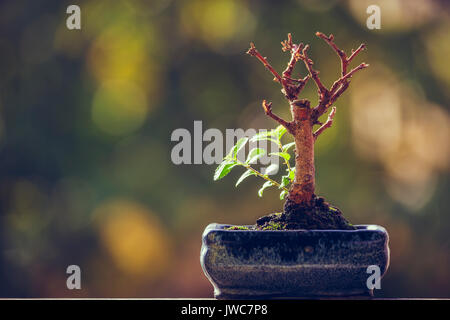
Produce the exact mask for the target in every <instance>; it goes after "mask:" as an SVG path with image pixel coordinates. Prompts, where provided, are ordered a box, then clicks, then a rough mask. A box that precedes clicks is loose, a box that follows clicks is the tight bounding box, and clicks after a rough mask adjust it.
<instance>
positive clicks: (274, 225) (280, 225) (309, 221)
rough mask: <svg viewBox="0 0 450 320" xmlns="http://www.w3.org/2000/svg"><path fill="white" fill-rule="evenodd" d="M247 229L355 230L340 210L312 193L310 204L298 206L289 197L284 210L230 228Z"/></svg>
mask: <svg viewBox="0 0 450 320" xmlns="http://www.w3.org/2000/svg"><path fill="white" fill-rule="evenodd" d="M243 228H245V229H247V230H300V229H306V230H356V228H355V227H354V226H353V225H352V224H351V223H350V222H348V221H347V219H345V218H344V216H343V215H342V212H341V210H339V209H338V208H337V207H334V206H332V205H330V204H329V203H327V202H326V201H325V200H324V198H322V197H317V196H315V195H314V199H313V205H312V206H299V205H297V204H295V203H292V202H291V201H290V200H289V199H288V200H287V201H286V203H285V205H284V212H281V213H272V214H269V215H267V216H263V217H261V218H259V219H258V220H257V221H256V224H255V225H254V226H251V227H239V226H234V227H230V229H235V230H236V229H243Z"/></svg>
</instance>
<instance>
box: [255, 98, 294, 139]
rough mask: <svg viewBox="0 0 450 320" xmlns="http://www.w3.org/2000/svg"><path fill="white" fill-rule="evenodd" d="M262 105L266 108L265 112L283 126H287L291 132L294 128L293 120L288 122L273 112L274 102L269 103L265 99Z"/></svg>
mask: <svg viewBox="0 0 450 320" xmlns="http://www.w3.org/2000/svg"><path fill="white" fill-rule="evenodd" d="M262 107H263V109H264V112H265V113H266V114H267V115H268V116H269V117H271V118H272V119H274V120H275V121H277V122H278V123H279V124H281V125H282V126H283V127H285V128H286V129H287V130H288V131H289V132H291V129H292V124H291V122H287V121H286V120H284V119H282V118H280V117H279V116H277V115H276V114H274V113H273V112H272V102H269V103H267V101H266V100H263V102H262Z"/></svg>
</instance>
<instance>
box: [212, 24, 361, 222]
mask: <svg viewBox="0 0 450 320" xmlns="http://www.w3.org/2000/svg"><path fill="white" fill-rule="evenodd" d="M316 36H318V37H319V38H321V39H323V40H324V41H325V42H327V43H328V45H329V46H330V47H331V48H332V49H333V50H334V51H335V52H336V54H337V55H338V56H339V58H340V61H341V75H340V77H339V79H337V80H336V81H335V82H334V83H333V84H332V86H331V87H330V88H329V89H328V88H327V87H325V85H324V84H323V83H322V82H321V80H320V78H319V72H318V71H317V70H315V69H314V67H313V65H314V64H313V61H312V60H311V59H310V58H309V57H308V49H309V45H304V44H303V43H300V44H294V43H293V42H292V36H291V34H288V38H287V40H285V41H282V42H281V45H282V50H283V51H284V52H289V53H290V55H291V57H290V60H289V62H288V64H287V67H286V69H285V70H284V71H283V72H282V73H281V74H279V73H278V72H277V71H276V70H275V69H274V68H273V67H272V66H271V65H270V64H269V62H268V61H267V58H265V57H263V56H262V55H261V54H260V53H259V52H258V50H257V49H256V47H255V45H254V44H253V43H251V44H250V49H249V50H248V51H247V54H249V55H251V56H254V57H256V58H257V59H258V60H259V61H260V62H261V63H262V64H263V65H264V66H265V67H266V68H267V69H268V70H269V71H270V73H271V74H272V75H273V76H274V81H276V82H278V83H279V84H280V85H281V88H282V89H281V92H282V93H283V95H284V97H285V98H286V100H287V101H288V103H289V106H290V110H291V114H292V120H291V121H286V120H284V119H282V118H280V117H279V116H277V115H276V114H274V113H273V111H272V103H271V102H267V101H266V100H263V102H262V107H263V109H264V112H265V113H266V115H268V116H269V117H271V118H272V119H274V120H275V121H276V122H278V123H279V126H278V127H277V128H276V129H274V130H271V131H268V132H262V133H259V134H257V135H256V136H254V137H252V138H251V141H258V140H262V139H267V140H270V141H273V142H275V143H276V144H277V145H278V146H279V148H280V150H279V151H280V152H276V153H274V154H276V155H278V156H280V157H281V158H282V159H283V160H284V164H285V165H286V171H287V174H286V175H284V176H283V177H282V179H281V182H280V183H278V182H276V181H275V180H273V179H271V178H270V177H269V176H268V174H267V171H266V173H265V174H263V173H261V172H259V171H258V170H256V169H254V168H253V167H251V166H250V164H252V163H254V162H255V161H256V160H257V159H258V158H259V157H261V156H262V155H263V154H265V150H264V149H260V148H255V149H253V150H250V152H249V154H248V157H247V160H246V161H245V162H241V161H239V160H238V159H237V153H238V152H239V150H240V149H241V148H242V147H243V146H244V145H245V144H246V142H247V141H248V138H246V137H244V138H242V139H239V140H238V142H237V143H236V145H235V146H234V147H233V148H232V149H231V151H230V153H229V154H228V155H227V156H226V157H225V158H224V160H223V162H222V163H221V164H220V165H219V166H218V168H217V169H216V172H215V176H214V179H215V180H218V179H221V178H223V177H224V176H225V175H227V174H228V173H229V172H230V171H231V169H232V168H234V167H235V166H243V167H245V168H247V171H246V172H245V173H244V174H243V175H242V176H241V177H240V178H239V180H238V182H237V184H236V185H238V184H239V183H240V182H242V181H243V180H244V179H245V178H246V177H248V176H251V175H256V176H259V177H262V178H264V179H265V180H266V183H265V184H264V185H263V187H262V188H261V189H260V190H259V195H260V196H262V192H263V191H264V189H265V188H267V187H271V186H276V187H278V188H279V189H281V190H282V191H281V194H280V198H281V199H286V201H285V204H284V210H283V212H282V213H278V214H271V215H268V216H265V217H262V218H260V219H258V221H257V225H256V226H257V228H259V229H353V226H352V225H351V224H349V223H348V222H347V220H345V219H344V218H343V216H342V213H341V212H340V210H339V209H338V208H336V207H333V206H330V205H329V204H328V203H326V202H325V201H324V199H323V198H321V197H317V196H316V195H315V185H316V183H315V165H314V144H315V142H316V140H317V139H318V138H319V136H320V135H321V134H322V133H323V132H324V131H325V130H326V129H327V128H330V127H331V125H332V124H333V119H334V115H335V113H336V107H334V106H333V104H334V103H335V102H336V100H337V99H338V98H339V97H340V96H341V95H342V94H343V93H344V91H345V90H347V88H348V87H349V84H350V80H351V78H352V76H353V75H354V74H355V73H356V72H357V71H358V70H362V69H364V68H366V67H368V64H366V63H361V64H360V65H358V66H357V67H355V68H353V69H351V70H349V64H350V62H351V61H352V60H353V58H355V57H356V55H358V54H359V53H360V52H361V51H362V50H364V49H365V45H364V44H361V45H360V46H359V47H358V49H356V50H352V51H351V54H350V55H349V56H348V55H347V54H346V53H345V52H344V51H343V50H341V49H339V47H338V46H337V45H336V44H335V43H334V37H333V35H330V36H326V35H325V34H323V33H321V32H317V33H316ZM299 61H302V62H303V63H304V65H305V67H306V69H307V70H308V74H307V75H306V76H305V77H303V78H301V77H300V78H296V77H295V76H293V70H294V67H295V65H296V63H298V62H299ZM311 79H312V80H313V82H314V83H315V85H316V87H317V93H318V97H319V99H318V104H317V105H316V106H315V107H311V103H310V101H309V100H307V99H300V98H299V94H300V93H301V91H302V89H303V88H304V87H305V85H306V83H307V82H308V81H309V80H311ZM327 112H328V118H327V120H326V121H325V122H324V123H321V122H320V121H319V118H320V117H321V116H322V115H323V114H325V113H327ZM315 126H318V127H317V129H315V128H314V127H315ZM286 132H287V133H289V134H290V135H292V137H293V138H294V142H291V143H288V144H286V145H283V144H282V143H281V137H282V136H283V135H284V133H286ZM292 146H295V167H291V165H290V162H289V160H290V158H291V157H290V154H289V153H288V151H289V149H290V148H291V147H292ZM268 169H270V167H269V168H268ZM269 171H270V170H269Z"/></svg>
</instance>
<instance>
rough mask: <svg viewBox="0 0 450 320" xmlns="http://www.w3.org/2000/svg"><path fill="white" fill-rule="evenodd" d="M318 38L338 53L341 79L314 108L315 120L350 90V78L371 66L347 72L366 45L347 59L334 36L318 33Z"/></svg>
mask: <svg viewBox="0 0 450 320" xmlns="http://www.w3.org/2000/svg"><path fill="white" fill-rule="evenodd" d="M316 36H318V37H319V38H322V39H323V40H325V42H327V43H328V45H329V46H330V47H331V48H332V49H333V50H334V51H335V52H336V54H337V55H338V56H339V58H340V59H341V77H340V78H339V79H338V80H336V81H335V82H334V83H333V85H332V86H331V88H330V91H329V92H328V97H326V99H321V100H320V101H319V105H318V106H317V107H316V108H314V116H315V120H316V121H317V119H318V118H319V117H320V116H321V115H322V114H324V113H325V112H326V111H327V109H328V108H329V107H330V106H331V105H332V104H333V103H334V102H335V101H336V100H337V99H338V98H339V97H340V96H341V95H342V93H344V91H345V90H346V89H347V88H348V86H349V82H350V78H351V77H352V76H353V74H354V73H355V72H356V71H358V70H361V69H364V68H367V67H368V66H369V65H368V64H366V63H361V64H360V65H359V66H357V67H356V68H353V69H352V70H351V71H350V72H347V68H348V65H349V63H350V62H351V61H352V60H353V58H354V57H355V56H356V55H357V54H358V53H360V52H361V51H362V50H364V49H365V48H366V45H365V44H361V45H360V46H359V47H358V49H356V50H352V54H351V55H350V57H347V55H346V54H345V52H344V51H343V50H341V49H340V48H339V47H338V46H337V45H336V44H335V43H334V36H333V35H332V34H330V36H328V37H327V36H326V35H325V34H323V33H321V32H316Z"/></svg>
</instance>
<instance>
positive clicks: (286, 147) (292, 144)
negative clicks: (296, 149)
mask: <svg viewBox="0 0 450 320" xmlns="http://www.w3.org/2000/svg"><path fill="white" fill-rule="evenodd" d="M294 145H295V142H290V143H287V144H285V145H284V146H283V147H282V148H281V150H282V151H283V152H287V151H288V150H289V149H290V148H291V147H292V146H294Z"/></svg>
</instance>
